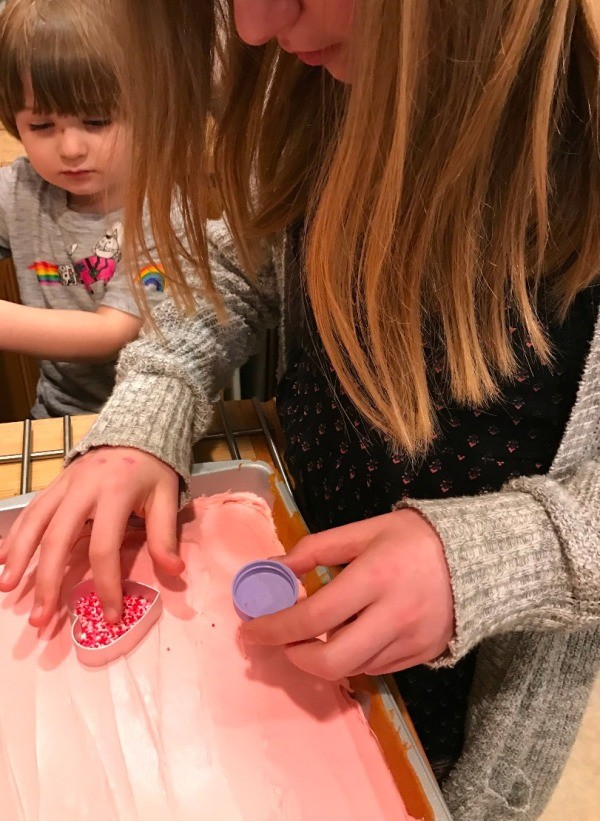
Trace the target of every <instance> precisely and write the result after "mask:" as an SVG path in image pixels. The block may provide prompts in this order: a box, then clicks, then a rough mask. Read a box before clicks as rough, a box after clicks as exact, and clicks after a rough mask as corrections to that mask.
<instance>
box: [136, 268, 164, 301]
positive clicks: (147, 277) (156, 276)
mask: <svg viewBox="0 0 600 821" xmlns="http://www.w3.org/2000/svg"><path fill="white" fill-rule="evenodd" d="M138 277H139V280H140V282H141V283H142V285H143V286H144V288H151V289H152V290H153V291H156V292H157V293H159V294H162V293H163V292H164V290H165V288H166V287H167V281H166V277H165V271H164V268H163V267H162V265H146V266H145V267H144V268H142V269H141V271H139V273H138Z"/></svg>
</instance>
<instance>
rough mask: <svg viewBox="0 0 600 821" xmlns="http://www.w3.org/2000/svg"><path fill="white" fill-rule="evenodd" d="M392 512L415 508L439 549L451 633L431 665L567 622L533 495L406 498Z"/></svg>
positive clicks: (559, 568) (553, 541) (548, 534)
mask: <svg viewBox="0 0 600 821" xmlns="http://www.w3.org/2000/svg"><path fill="white" fill-rule="evenodd" d="M397 507H398V508H402V507H411V508H414V509H416V510H419V511H420V512H421V513H422V514H423V516H425V518H426V519H427V520H428V521H429V522H430V523H431V524H432V525H433V527H434V528H435V529H436V531H437V533H438V535H439V536H440V538H441V540H442V542H443V544H444V547H445V551H446V558H447V561H448V567H449V570H450V576H451V582H452V591H453V594H454V607H455V635H454V638H453V639H452V641H451V643H450V645H449V647H448V650H447V652H446V653H445V654H444V656H442V657H440V658H439V659H437V660H436V661H435V662H434V663H433V666H451V665H453V664H455V663H456V661H458V659H460V658H461V657H462V656H464V655H466V653H468V652H469V650H471V649H472V648H473V647H474V646H475V645H477V644H479V643H480V642H481V641H482V640H483V639H485V638H488V637H490V636H492V635H495V634H500V633H506V632H510V631H514V630H528V629H535V628H539V629H543V627H544V625H546V626H550V625H554V626H556V625H557V623H565V624H568V622H569V621H570V619H569V614H571V613H572V609H573V603H572V599H571V598H570V597H569V593H568V590H569V587H568V581H567V578H566V572H565V567H564V566H563V562H562V558H561V552H560V547H559V543H558V539H557V534H556V532H555V530H554V528H553V526H552V524H551V522H550V520H549V518H548V516H547V513H546V511H545V510H544V508H543V507H542V505H540V504H539V503H538V502H537V501H536V500H535V499H534V498H532V496H530V495H529V494H527V493H519V492H510V491H505V492H502V493H498V494H490V495H489V496H488V495H482V496H476V497H459V498H455V499H445V500H435V501H424V500H414V499H410V500H409V499H407V500H403V501H402V502H400V503H399V504H398V505H397ZM507 523H510V524H509V526H508V527H507Z"/></svg>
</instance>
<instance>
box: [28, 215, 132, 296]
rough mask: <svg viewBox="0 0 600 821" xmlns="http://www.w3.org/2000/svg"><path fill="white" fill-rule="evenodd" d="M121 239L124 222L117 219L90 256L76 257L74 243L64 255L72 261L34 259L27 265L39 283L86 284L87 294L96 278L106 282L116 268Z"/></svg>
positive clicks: (119, 257) (97, 280)
mask: <svg viewBox="0 0 600 821" xmlns="http://www.w3.org/2000/svg"><path fill="white" fill-rule="evenodd" d="M122 241H123V226H122V224H121V223H120V222H115V223H114V225H113V226H112V227H111V228H110V230H108V231H107V232H106V233H105V234H104V236H102V237H101V238H100V239H99V240H98V242H96V244H95V245H94V248H93V253H92V254H91V255H90V256H89V257H85V258H83V259H79V260H77V259H76V258H75V253H76V251H77V248H78V247H79V246H78V244H77V243H73V245H70V246H69V248H68V249H67V256H68V257H69V259H70V260H71V262H70V263H69V262H68V263H66V264H63V265H56V264H55V263H53V262H47V261H46V260H42V261H36V262H34V263H33V264H32V265H30V266H29V270H30V271H35V274H36V277H37V280H38V283H39V284H40V285H66V286H69V285H82V284H83V285H85V287H86V289H87V290H88V291H89V293H90V294H93V293H94V291H93V285H94V283H96V282H104V283H107V282H109V281H110V280H111V279H112V278H113V276H114V273H115V271H116V268H117V263H118V262H119V260H120V259H121V245H122Z"/></svg>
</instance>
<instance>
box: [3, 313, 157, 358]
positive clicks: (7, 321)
mask: <svg viewBox="0 0 600 821" xmlns="http://www.w3.org/2000/svg"><path fill="white" fill-rule="evenodd" d="M141 324H142V323H141V320H140V319H139V318H138V317H136V316H133V314H129V313H126V312H125V311H118V310H116V309H114V308H108V307H106V306H100V307H99V308H98V310H96V311H93V312H92V311H71V310H56V309H52V310H51V309H48V308H32V307H29V306H27V305H15V304H14V303H12V302H6V301H4V300H0V350H4V351H11V352H13V353H22V354H27V355H29V356H34V357H36V358H38V359H53V360H57V361H60V362H101V361H103V360H107V359H113V358H114V357H115V356H116V355H117V353H118V352H119V351H120V350H121V348H122V347H123V346H124V345H126V344H127V343H128V342H131V340H132V339H135V338H136V336H137V335H138V332H139V330H140V327H141Z"/></svg>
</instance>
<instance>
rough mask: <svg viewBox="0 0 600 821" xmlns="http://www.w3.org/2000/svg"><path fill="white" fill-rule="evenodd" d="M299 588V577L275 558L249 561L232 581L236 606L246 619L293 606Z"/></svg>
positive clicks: (240, 614)
mask: <svg viewBox="0 0 600 821" xmlns="http://www.w3.org/2000/svg"><path fill="white" fill-rule="evenodd" d="M299 589H300V588H299V585H298V579H297V578H296V576H295V575H294V574H293V573H292V571H291V570H290V569H289V567H286V566H285V565H284V564H281V562H276V561H273V560H272V559H259V560H258V561H255V562H248V564H245V565H244V566H243V567H241V568H240V569H239V570H238V572H237V573H236V574H235V576H234V578H233V582H232V583H231V595H232V596H233V606H234V608H235V612H236V613H237V614H238V616H239V617H240V619H242V620H243V621H250V620H251V619H255V618H257V617H258V616H268V615H269V614H270V613H277V612H278V611H279V610H285V608H286V607H291V606H292V605H293V604H295V603H296V601H297V599H298V592H299Z"/></svg>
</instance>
